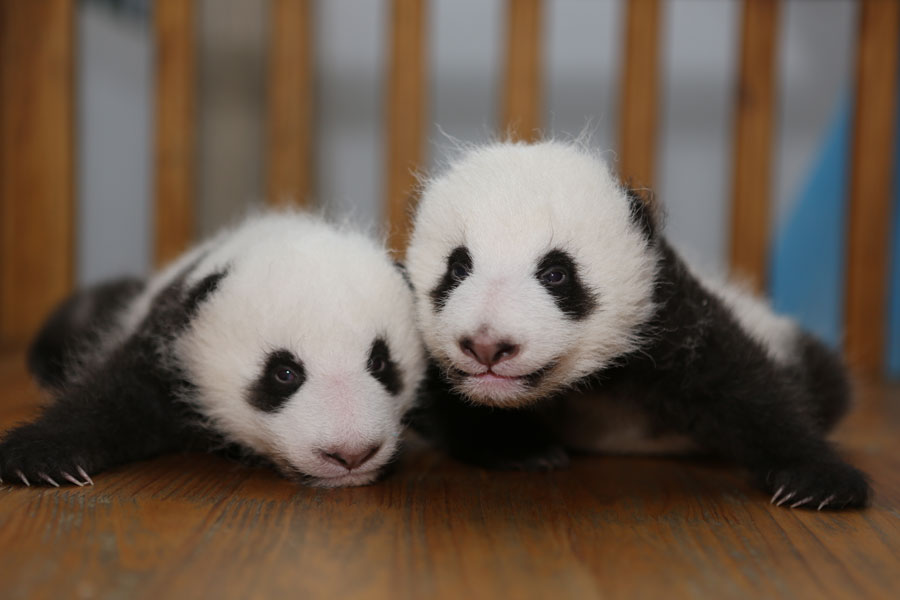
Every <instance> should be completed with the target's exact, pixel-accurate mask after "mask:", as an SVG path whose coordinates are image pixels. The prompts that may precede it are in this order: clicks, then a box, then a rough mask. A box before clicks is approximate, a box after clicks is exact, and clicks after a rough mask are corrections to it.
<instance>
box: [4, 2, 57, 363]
mask: <svg viewBox="0 0 900 600" xmlns="http://www.w3.org/2000/svg"><path fill="white" fill-rule="evenodd" d="M73 11H74V2H72V0H47V1H44V2H34V1H33V0H9V1H4V2H0V138H2V141H0V346H10V345H17V344H20V343H22V342H24V341H25V340H27V339H28V338H29V337H30V336H31V335H32V334H33V333H34V331H35V330H36V329H37V327H38V326H39V325H40V323H41V321H42V320H43V319H44V318H45V317H46V316H47V313H48V312H49V311H50V310H51V309H52V308H53V305H54V304H56V303H57V302H58V301H59V300H61V299H62V298H63V296H64V295H65V294H67V293H68V292H69V291H70V289H71V287H72V283H73V270H74V267H73V264H74V258H73V255H74V233H73V232H74V219H75V209H74V180H73V177H74V175H73V169H74V167H73V144H74V133H73V132H74V129H73V111H74V108H73V107H74V89H73V82H74V71H73V52H74V20H73V19H74V12H73Z"/></svg>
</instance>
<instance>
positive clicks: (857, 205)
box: [846, 0, 900, 374]
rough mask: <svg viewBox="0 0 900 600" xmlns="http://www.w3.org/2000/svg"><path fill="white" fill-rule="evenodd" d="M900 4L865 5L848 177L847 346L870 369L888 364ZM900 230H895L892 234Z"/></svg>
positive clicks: (878, 1) (871, 1)
mask: <svg viewBox="0 0 900 600" xmlns="http://www.w3.org/2000/svg"><path fill="white" fill-rule="evenodd" d="M898 36H900V3H897V2H884V1H882V0H864V1H863V2H862V3H861V5H860V22H859V41H858V46H857V63H856V107H855V112H854V129H853V158H852V171H851V175H850V222H849V242H848V256H847V309H846V310H847V314H846V327H847V330H846V352H847V357H848V360H849V361H850V363H851V364H852V365H853V366H854V367H856V368H857V369H859V370H860V371H862V372H865V373H870V374H874V373H879V372H881V371H882V369H883V359H884V343H885V334H884V331H885V327H886V313H887V296H888V283H887V276H888V267H889V248H890V242H889V236H890V224H891V204H892V203H891V199H892V195H891V192H892V183H893V178H894V177H895V175H896V174H895V173H894V171H893V165H894V148H895V140H894V131H895V129H894V123H895V111H896V110H897V52H898V42H897V40H898ZM898 234H900V233H898V232H894V235H898Z"/></svg>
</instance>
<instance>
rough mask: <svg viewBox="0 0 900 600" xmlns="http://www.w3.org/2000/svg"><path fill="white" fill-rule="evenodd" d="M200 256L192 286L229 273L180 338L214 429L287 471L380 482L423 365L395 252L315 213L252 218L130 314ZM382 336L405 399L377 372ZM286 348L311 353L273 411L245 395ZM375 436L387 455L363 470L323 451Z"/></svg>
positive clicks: (329, 479) (166, 274)
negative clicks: (371, 365) (372, 368)
mask: <svg viewBox="0 0 900 600" xmlns="http://www.w3.org/2000/svg"><path fill="white" fill-rule="evenodd" d="M198 259H199V262H198V263H197V265H196V268H194V269H193V270H192V271H191V273H190V275H189V278H188V280H187V286H188V287H190V286H191V285H193V284H194V283H196V282H198V281H200V280H201V279H202V278H203V277H205V276H206V275H208V274H210V273H214V272H216V271H218V270H221V269H227V272H228V274H227V276H226V277H225V278H224V279H222V280H221V282H220V283H219V286H218V288H217V289H216V290H215V292H214V293H213V294H212V295H211V296H210V297H209V298H208V299H207V300H206V301H205V302H203V303H202V304H201V305H200V309H199V311H198V314H197V315H196V317H195V318H194V320H193V321H192V323H191V325H190V326H189V329H188V330H187V332H185V333H184V334H183V335H181V336H180V337H179V338H178V340H177V342H176V356H177V359H178V361H179V363H180V366H181V367H182V368H183V369H184V371H185V373H186V374H187V376H188V378H189V380H190V381H192V382H193V383H195V384H196V386H197V392H196V394H193V395H192V396H191V397H189V398H186V400H187V401H189V402H190V403H192V404H193V405H194V406H195V407H196V409H197V410H198V411H199V412H200V413H201V414H202V415H203V416H204V417H205V419H206V421H207V422H208V425H209V426H210V427H212V428H214V429H215V430H216V431H218V432H220V433H221V434H223V435H224V436H225V437H226V438H227V439H229V440H231V441H234V442H237V443H239V444H241V445H243V446H245V447H248V448H250V449H252V450H253V451H255V452H257V453H260V454H262V455H264V456H266V457H268V458H270V459H272V460H273V461H275V462H276V463H277V464H279V465H280V466H281V467H282V469H283V470H285V471H286V472H288V473H294V472H300V473H303V474H306V475H309V476H312V477H313V478H315V481H314V483H317V484H319V485H325V486H337V485H356V484H363V483H367V482H369V481H371V480H372V479H373V478H374V477H375V476H376V474H377V471H378V469H379V468H380V467H381V466H383V465H384V464H385V463H386V462H387V461H388V460H390V458H391V457H392V456H393V455H394V453H395V451H396V449H397V440H398V436H399V434H400V432H401V417H402V416H403V414H404V413H405V412H406V410H407V409H408V408H409V407H410V406H411V404H412V402H413V399H414V395H415V391H416V387H417V386H418V383H419V381H420V380H421V377H422V376H423V374H424V355H423V350H422V348H421V342H420V340H419V337H418V333H417V331H416V329H415V325H414V322H413V317H412V315H413V298H412V294H411V292H410V291H409V288H408V287H407V285H406V282H405V281H404V280H403V278H402V276H401V274H400V273H399V271H398V270H397V268H396V267H395V266H394V265H393V264H392V262H391V259H390V258H389V256H388V255H387V253H386V251H385V250H384V249H383V248H381V247H380V246H378V245H377V244H376V243H374V242H373V241H372V240H370V239H368V238H367V237H365V236H363V235H361V234H358V233H353V232H350V231H341V230H338V229H337V228H335V227H334V226H332V225H328V224H326V223H325V222H323V221H321V220H319V219H317V218H313V217H310V216H307V215H302V214H292V213H283V214H269V215H265V216H261V217H255V218H251V219H249V220H248V221H246V222H245V223H243V224H242V225H240V226H239V227H238V228H236V229H234V230H233V231H227V232H224V233H222V234H220V235H219V236H217V237H215V238H213V239H212V240H210V241H209V242H207V243H205V244H203V245H201V246H200V247H198V248H197V249H195V250H193V251H191V252H190V253H188V254H187V255H185V256H184V257H183V258H181V259H180V260H178V261H177V262H176V263H175V264H174V265H172V266H171V267H169V268H168V269H166V270H165V271H163V272H162V273H161V274H160V276H159V277H157V278H156V279H155V280H153V281H152V282H151V284H150V285H149V286H148V290H147V292H145V294H144V295H143V297H142V298H141V299H139V301H138V302H136V303H135V309H134V310H133V312H132V314H131V315H130V316H129V318H128V320H127V321H128V322H129V323H130V324H131V326H132V327H133V325H134V324H135V323H136V322H138V321H139V320H140V318H141V316H142V314H143V313H146V311H147V307H148V305H149V303H150V298H152V297H153V296H154V295H155V294H156V292H158V291H159V290H160V289H162V288H163V287H164V286H165V285H166V284H167V283H168V282H169V281H171V280H172V278H173V277H174V276H175V274H176V273H178V272H179V271H180V270H182V269H183V268H184V267H185V266H187V265H190V263H191V262H193V261H196V260H198ZM379 336H380V337H382V338H383V339H385V340H386V342H387V343H388V346H389V348H390V352H391V358H392V359H393V361H394V362H396V363H397V365H398V366H399V368H400V370H401V373H402V383H403V389H402V392H401V393H400V394H399V395H398V396H397V397H395V396H392V395H391V394H389V393H388V392H387V390H385V389H384V387H383V386H382V385H381V384H380V383H379V382H378V381H377V380H375V379H374V378H373V377H372V375H371V374H369V373H368V371H367V370H366V364H367V360H368V356H369V351H370V349H371V346H372V343H373V340H374V339H375V338H376V337H379ZM277 349H286V350H289V351H290V352H292V353H293V354H294V355H295V356H296V357H298V358H299V359H300V360H301V361H302V363H303V366H304V368H305V371H306V381H305V382H304V383H303V385H302V386H301V387H300V388H299V390H298V391H297V392H296V394H295V395H294V396H293V397H292V398H290V399H289V400H288V402H287V404H285V405H284V406H283V407H282V408H281V409H280V410H278V411H277V412H273V413H266V412H263V411H260V410H258V409H256V408H254V407H253V406H251V405H250V404H248V402H247V400H246V396H245V394H246V390H247V388H248V386H250V385H251V384H252V382H254V381H255V380H256V379H257V378H258V377H259V374H260V371H261V369H262V367H263V361H264V360H265V357H266V355H267V353H268V352H270V351H273V350H277ZM375 444H381V449H380V450H379V451H378V452H377V454H376V455H375V456H374V457H373V458H371V459H370V460H369V461H367V462H366V463H364V464H363V465H362V466H360V467H359V468H358V470H357V469H354V470H352V471H348V470H347V469H345V468H344V467H342V466H338V465H335V464H332V463H330V462H328V461H326V460H324V459H323V458H322V457H321V456H320V453H319V451H320V450H323V449H324V450H328V449H332V448H344V449H346V450H347V451H351V452H352V451H361V450H363V449H365V448H368V447H370V446H372V445H375Z"/></svg>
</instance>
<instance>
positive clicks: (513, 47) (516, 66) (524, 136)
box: [501, 0, 543, 141]
mask: <svg viewBox="0 0 900 600" xmlns="http://www.w3.org/2000/svg"><path fill="white" fill-rule="evenodd" d="M542 9H543V3H542V1H541V0H507V10H508V13H507V31H506V72H505V83H504V87H503V109H502V116H501V123H502V127H503V133H504V134H506V135H507V136H508V137H509V138H510V139H514V140H527V141H534V140H537V139H538V138H540V136H541V131H540V129H541V106H542V100H541V98H542V93H541V85H542V83H541V29H542Z"/></svg>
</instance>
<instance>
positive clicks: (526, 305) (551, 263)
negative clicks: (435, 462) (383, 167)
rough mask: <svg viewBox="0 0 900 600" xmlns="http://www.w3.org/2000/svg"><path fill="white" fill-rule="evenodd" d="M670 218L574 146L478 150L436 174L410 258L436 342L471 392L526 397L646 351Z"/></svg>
mask: <svg viewBox="0 0 900 600" xmlns="http://www.w3.org/2000/svg"><path fill="white" fill-rule="evenodd" d="M655 229H656V224H655V220H654V218H653V215H652V214H651V207H650V205H649V204H648V203H645V202H644V201H643V199H642V198H640V197H638V196H637V195H636V194H634V193H630V192H627V191H626V190H624V189H623V188H621V187H620V186H619V185H618V184H617V182H616V180H615V178H614V177H613V175H612V174H611V173H610V171H609V169H608V168H607V166H606V165H605V164H604V162H603V161H602V160H601V159H600V158H599V157H597V156H596V155H595V154H592V153H590V152H589V151H587V150H585V149H583V148H580V147H578V146H576V145H573V144H566V143H561V142H553V141H550V142H543V143H538V144H533V145H528V144H516V143H497V144H493V145H489V146H485V147H480V148H475V149H473V150H469V151H468V152H467V153H465V154H464V155H463V156H462V157H460V158H459V159H458V160H457V161H455V162H454V163H452V164H451V165H450V166H449V168H448V169H447V170H446V171H445V172H444V173H443V174H441V175H439V176H437V177H436V178H434V179H431V180H429V181H427V182H426V184H425V187H424V191H423V195H422V199H421V202H420V204H419V206H418V209H417V212H416V216H415V227H414V232H413V235H412V238H411V242H410V246H409V249H408V251H407V269H408V272H409V276H410V279H411V281H412V283H413V286H414V288H415V293H416V310H417V316H418V321H419V326H420V329H421V331H422V333H423V336H424V340H425V344H426V347H427V349H428V351H429V352H430V354H431V355H432V357H433V358H434V359H435V360H436V361H437V362H438V364H439V365H440V366H441V367H442V368H443V369H444V371H445V373H446V376H447V377H448V379H449V381H450V382H451V383H452V384H453V385H454V387H455V389H456V390H457V391H458V392H460V393H462V394H463V395H465V396H466V397H468V398H469V399H470V400H472V401H474V402H477V403H482V404H489V405H495V406H518V405H523V404H526V403H529V402H532V401H534V400H536V399H538V398H542V397H546V396H548V395H551V394H553V393H554V392H557V391H560V390H561V389H563V388H565V387H566V386H570V385H573V384H575V383H577V382H578V381H579V380H581V379H582V378H584V377H585V376H586V375H588V374H591V373H593V372H596V371H598V370H600V369H602V368H604V367H606V366H609V365H610V364H612V363H613V362H614V361H615V360H616V358H617V357H621V356H622V355H623V354H625V353H628V352H630V351H632V350H634V349H635V348H636V347H637V344H638V343H639V341H640V339H639V338H640V331H641V326H642V324H644V323H645V322H646V321H647V320H648V319H649V317H650V315H651V314H652V312H653V300H652V298H653V288H654V279H655V274H656V262H657V260H656V256H657V251H656V243H655V235H656V233H655Z"/></svg>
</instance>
